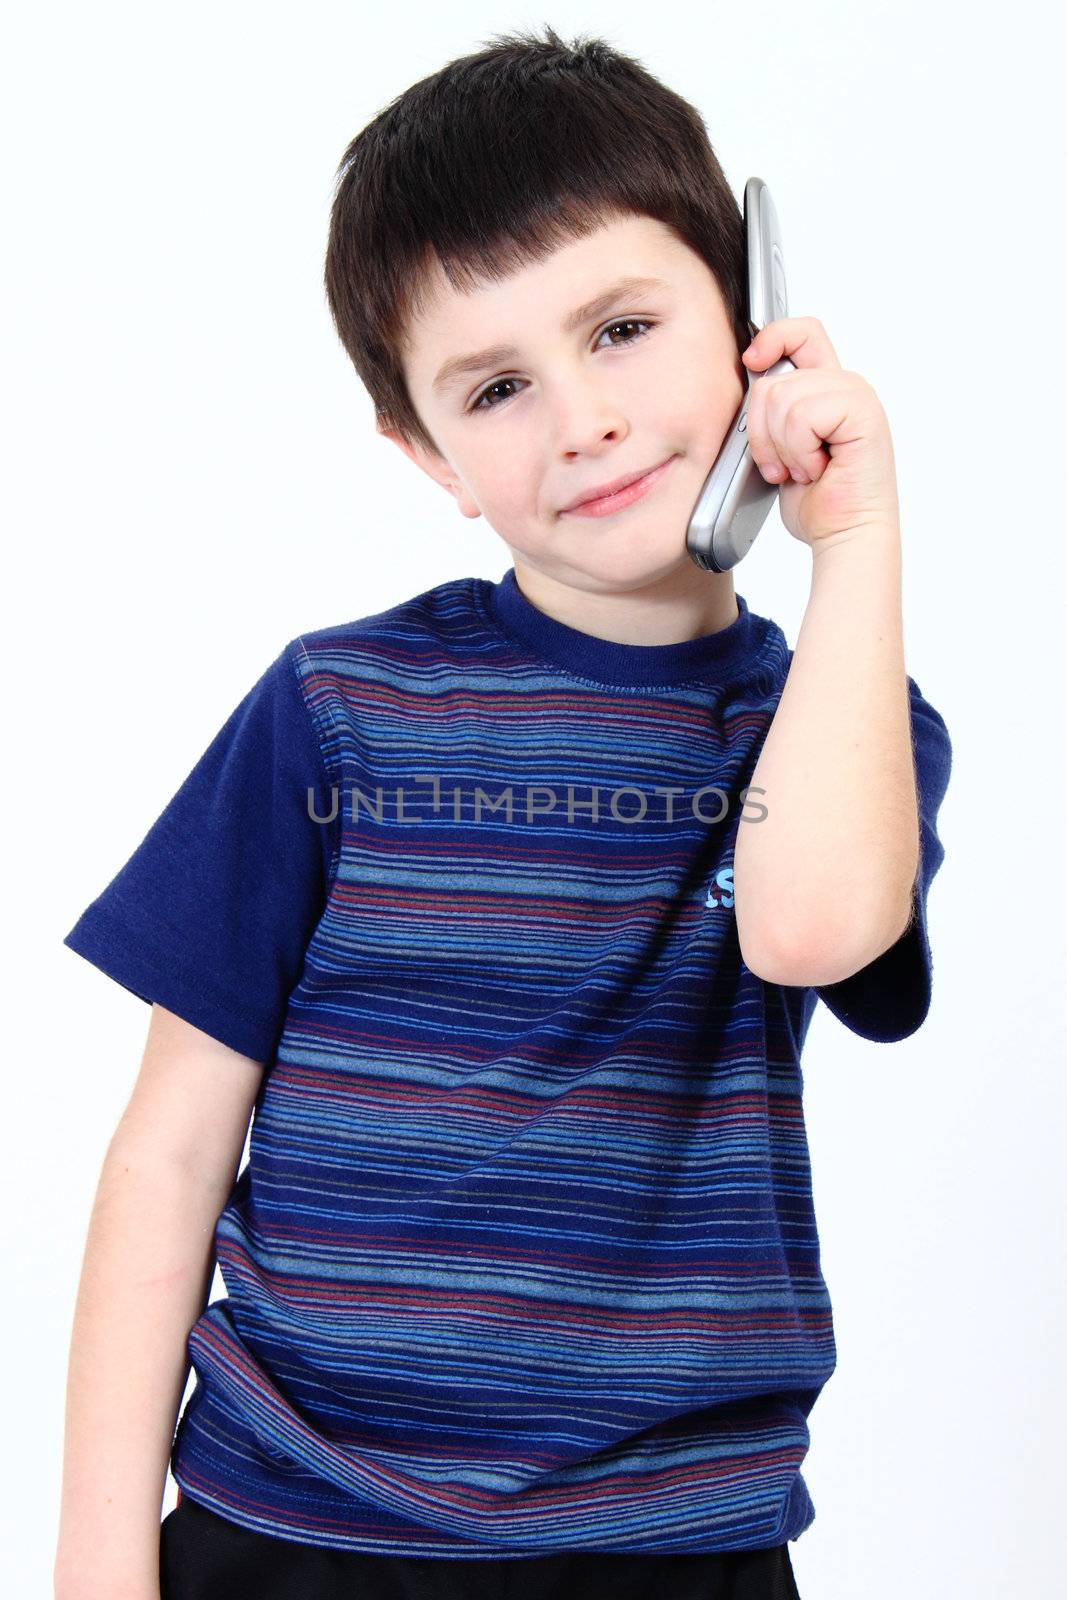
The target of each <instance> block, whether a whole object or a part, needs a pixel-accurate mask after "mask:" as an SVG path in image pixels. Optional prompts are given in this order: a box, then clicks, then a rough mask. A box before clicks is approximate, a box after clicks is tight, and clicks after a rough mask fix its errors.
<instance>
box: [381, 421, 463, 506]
mask: <svg viewBox="0 0 1067 1600" xmlns="http://www.w3.org/2000/svg"><path fill="white" fill-rule="evenodd" d="M375 430H376V432H378V433H380V434H381V436H382V438H383V439H392V441H393V443H394V444H396V445H399V446H400V448H401V450H403V452H404V454H405V455H406V456H407V458H408V460H409V461H413V462H414V463H415V465H416V466H417V467H419V468H420V469H421V470H422V471H423V472H425V473H426V475H427V477H430V478H432V479H433V481H434V483H439V484H440V485H441V487H442V488H443V489H447V490H448V492H449V494H450V495H453V496H454V497H455V500H456V503H457V504H458V506H459V509H460V511H461V512H462V513H463V515H464V516H465V517H480V516H481V514H482V513H481V510H480V509H479V507H478V505H477V504H476V503H475V501H474V499H473V497H472V496H471V493H470V490H469V489H468V488H467V486H466V484H465V483H463V481H462V479H460V478H459V477H458V476H457V475H456V473H455V472H454V471H453V469H452V467H451V466H450V465H449V463H448V462H447V461H446V460H445V458H444V456H442V455H438V454H437V452H436V451H431V450H426V449H425V448H424V447H423V446H422V445H420V444H411V443H409V441H408V440H407V439H405V438H404V437H403V435H402V434H400V433H398V432H397V431H396V429H395V428H383V427H382V425H381V423H380V422H377V423H375Z"/></svg>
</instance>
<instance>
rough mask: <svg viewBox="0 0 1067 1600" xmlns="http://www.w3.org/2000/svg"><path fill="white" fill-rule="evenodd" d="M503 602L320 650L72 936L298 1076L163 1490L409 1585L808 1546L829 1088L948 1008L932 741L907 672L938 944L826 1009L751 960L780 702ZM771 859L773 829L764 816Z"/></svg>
mask: <svg viewBox="0 0 1067 1600" xmlns="http://www.w3.org/2000/svg"><path fill="white" fill-rule="evenodd" d="M737 602H738V607H739V613H740V614H739V616H738V617H737V619H736V621H735V622H733V623H732V624H731V625H730V626H729V627H726V628H723V629H721V630H719V631H718V632H717V633H713V634H708V635H705V636H704V637H702V638H698V639H691V640H686V641H684V642H682V643H678V644H669V645H628V644H617V643H612V642H610V641H607V640H603V639H598V638H595V637H593V636H591V635H588V634H584V633H581V632H579V631H577V630H575V629H574V628H571V627H568V626H566V625H565V624H563V623H560V622H557V621H555V620H554V619H552V618H550V617H548V616H546V615H545V614H544V613H542V612H540V611H539V610H537V609H536V608H535V607H534V606H533V605H532V604H531V602H530V601H528V600H527V599H526V597H525V596H524V595H523V593H522V591H521V590H520V589H519V588H518V585H517V583H516V581H515V573H514V569H512V570H510V571H509V572H508V574H507V575H506V577H505V578H503V579H502V580H501V581H500V582H499V583H492V582H489V581H487V580H485V579H481V578H467V579H457V580H454V581H451V582H447V583H443V584H440V585H438V586H437V587H436V588H432V589H429V590H427V591H425V592H424V593H422V594H419V595H416V596H415V597H414V598H412V599H410V600H407V601H405V602H404V603H402V604H400V605H397V606H394V607H392V608H391V609H389V610H387V611H383V612H380V613H378V614H376V615H374V616H370V617H364V618H362V619H359V620H357V621H355V622H349V623H345V624H342V625H340V626H337V627H330V628H323V629H320V630H319V631H317V632H313V633H308V634H305V635H303V636H302V637H301V638H297V639H294V640H292V641H291V642H290V643H289V644H287V645H286V646H285V648H284V649H283V650H282V651H281V652H280V654H279V655H278V657H277V658H276V660H275V661H274V662H273V663H272V664H271V666H270V667H269V668H268V669H267V671H266V672H265V673H264V674H263V676H262V677H261V678H260V679H259V680H258V682H257V683H256V684H255V685H254V686H253V687H252V689H251V690H250V691H249V693H248V694H247V695H246V697H245V698H244V699H243V700H242V701H241V703H240V705H239V706H238V707H237V708H236V710H235V711H234V712H233V714H232V716H231V717H230V718H229V719H228V721H227V722H226V723H225V725H224V727H223V728H222V729H221V730H220V732H219V733H218V735H217V736H216V737H215V739H214V740H213V741H212V743H211V744H210V746H209V747H208V749H207V750H206V751H205V753H204V755H203V756H202V757H201V759H200V761H199V762H198V763H197V765H196V766H195V767H194V768H193V771H192V772H191V773H190V774H189V776H188V778H187V779H186V780H185V782H184V783H183V784H182V786H181V788H180V789H179V790H178V792H177V794H176V795H175V796H174V798H173V799H172V800H171V801H170V803H169V805H168V806H167V807H166V809H165V810H164V812H163V813H162V815H161V816H160V817H159V819H158V821H157V822H156V823H155V824H154V825H153V827H152V828H151V829H150V830H149V832H148V834H147V835H146V837H145V838H144V840H143V841H142V843H141V844H140V845H139V846H138V848H137V849H136V850H135V851H134V853H133V855H132V856H131V857H130V859H129V860H128V861H127V863H126V864H125V866H124V867H123V868H122V869H121V871H120V872H119V873H118V874H117V876H116V877H115V878H114V879H113V880H112V881H111V882H110V883H109V884H108V885H107V887H106V888H105V889H104V891H103V893H102V894H101V895H100V896H99V897H98V898H97V899H96V900H94V901H93V902H92V904H91V905H90V906H89V907H88V908H87V909H86V910H85V911H84V913H83V914H82V916H81V917H80V918H79V920H78V922H77V923H76V924H75V926H74V928H73V929H72V930H71V931H70V933H68V934H67V936H66V939H65V941H64V942H65V943H66V944H67V945H69V946H70V947H71V948H72V949H74V950H76V951H78V952H79V954H81V955H83V956H85V957H86V958H87V959H88V960H90V961H92V962H94V963H95V964H96V965H97V966H99V967H100V968H102V969H103V970H104V971H105V972H107V973H109V974H110V975H111V976H112V977H113V978H115V979H116V980H117V981H118V982H119V983H121V984H124V985H125V986H126V987H127V988H128V989H130V990H132V991H133V993H135V994H137V995H139V996H140V997H142V998H143V999H144V1000H146V1001H149V1002H151V1001H158V1002H159V1003H160V1004H161V1005H163V1006H165V1007H167V1008H168V1009H170V1010H172V1011H175V1012H177V1013H178V1014H179V1015H180V1016H182V1017H185V1018H186V1019H187V1020H188V1021H190V1022H191V1023H193V1024H195V1026H197V1027H198V1028H201V1029H203V1030H204V1031H205V1032H207V1033H209V1034H211V1035H213V1036H214V1037H215V1038H218V1039H220V1040H222V1041H223V1042H224V1043H225V1044H228V1045H230V1046H231V1047H232V1048H233V1049H235V1050H238V1051H241V1052H242V1053H243V1054H246V1055H250V1056H252V1057H254V1058H255V1059H257V1060H259V1061H262V1062H263V1063H264V1064H265V1067H266V1071H265V1073H264V1079H263V1084H262V1087H261V1090H260V1094H259V1098H258V1100H257V1103H256V1110H255V1116H254V1119H253V1124H252V1133H251V1143H250V1155H249V1160H248V1162H247V1163H246V1165H245V1166H244V1168H243V1169H242V1171H241V1172H240V1174H239V1175H238V1177H237V1179H236V1182H235V1184H234V1188H233V1190H232V1193H231V1195H230V1198H229V1201H228V1202H227V1204H226V1207H225V1209H224V1210H223V1212H222V1215H221V1217H220V1218H219V1222H218V1226H217V1230H216V1238H215V1244H216V1250H217V1257H218V1262H219V1266H220V1269H221V1272H222V1276H223V1280H224V1282H225V1285H226V1289H227V1294H226V1296H224V1297H222V1298H220V1299H218V1300H216V1301H214V1302H213V1303H211V1304H210V1305H209V1306H208V1307H207V1308H206V1309H205V1310H204V1312H203V1313H202V1315H201V1316H200V1317H199V1319H198V1320H197V1322H196V1324H195V1326H194V1327H193V1329H192V1331H191V1333H190V1335H189V1341H188V1351H189V1357H190V1360H191V1362H192V1364H193V1367H194V1369H195V1374H196V1384H195V1388H194V1391H193V1393H192V1395H191V1396H190V1399H189V1402H188V1404H187V1406H186V1408H185V1411H184V1413H183V1415H182V1417H181V1420H180V1422H179V1425H178V1429H177V1433H176V1436H175V1440H174V1446H173V1450H172V1455H171V1466H172V1470H173V1473H174V1476H175V1478H176V1479H177V1482H178V1483H179V1485H180V1486H181V1489H182V1492H183V1494H187V1495H188V1496H189V1497H190V1498H192V1499H193V1500H195V1501H198V1502H199V1503H200V1504H202V1505H204V1506H206V1507H207V1508H208V1509H209V1510H212V1511H214V1512H216V1513H217V1514H218V1515H220V1516H222V1517H225V1518H227V1519H229V1520H230V1521H231V1522H235V1523H238V1524H240V1525H241V1526H244V1527H246V1528H250V1529H253V1530H255V1531H258V1532H261V1533H268V1534H274V1535H277V1536H280V1537H282V1538H288V1539H294V1540H298V1541H303V1542H305V1543H309V1544H315V1545H326V1546H332V1547H334V1548H337V1549H348V1550H363V1551H368V1552H372V1553H375V1552H376V1553H379V1554H389V1555H414V1556H453V1557H455V1556H460V1557H462V1556H467V1557H472V1556H481V1557H490V1556H493V1557H501V1556H524V1555H525V1556H530V1555H537V1554H546V1553H551V1552H556V1551H566V1550H587V1549H588V1550H601V1551H620V1552H626V1551H632V1552H637V1553H640V1552H654V1551H655V1552H668V1551H675V1552H697V1551H720V1550H734V1549H755V1548H759V1547H764V1546H770V1545H774V1544H780V1543H782V1542H784V1541H785V1540H786V1539H794V1538H796V1537H797V1536H798V1535H799V1534H800V1533H802V1532H803V1530H804V1529H805V1528H807V1527H808V1526H809V1525H810V1523H811V1521H812V1520H813V1518H814V1515H815V1512H814V1507H813V1504H812V1501H811V1498H810V1496H809V1494H808V1490H807V1487H806V1485H805V1482H804V1479H803V1477H802V1475H801V1471H800V1467H801V1463H802V1461H803V1460H804V1457H805V1455H806V1453H807V1450H808V1445H809V1434H808V1423H807V1419H808V1415H809V1413H810V1411H811V1408H812V1406H813V1405H814V1403H815V1400H816V1398H817V1397H818V1394H819V1392H820V1390H821V1388H822V1386H823V1384H824V1383H825V1382H826V1381H827V1379H828V1378H829V1376H830V1374H831V1373H832V1371H833V1370H834V1366H835V1362H836V1348H835V1343H834V1333H833V1320H832V1314H831V1306H830V1299H829V1295H828V1292H827V1288H826V1284H825V1282H824V1280H823V1276H822V1272H821V1268H820V1258H819V1241H818V1234H817V1229H816V1221H815V1215H814V1210H813V1204H812V1184H811V1171H810V1165H809V1157H808V1146H807V1139H806V1134H805V1126H804V1115H803V1107H802V1075H801V1069H800V1055H801V1049H802V1046H803V1043H804V1038H805V1034H806V1032H807V1029H808V1025H809V1023H810V1020H811V1016H812V1012H813V1010H814V1008H815V1005H816V1003H817V1000H818V999H819V998H820V997H821V998H822V1000H823V1001H824V1003H825V1004H826V1005H828V1006H829V1007H830V1009H831V1010H832V1011H833V1012H834V1013H835V1015H836V1016H838V1017H839V1018H840V1019H841V1020H842V1022H844V1023H845V1024H846V1026H848V1027H849V1028H851V1029H852V1030H853V1031H854V1032H855V1033H856V1034H858V1035H859V1036H860V1037H862V1038H865V1039H872V1040H881V1041H890V1040H896V1039H903V1038H905V1037H906V1036H907V1035H908V1034H910V1033H913V1032H914V1031H915V1029H916V1028H918V1027H919V1025H920V1024H921V1023H922V1021H923V1020H924V1018H925V1016H926V1014H927V1010H928V1007H929V1004H930V979H931V957H930V945H929V938H928V931H927V895H928V891H929V887H930V883H931V880H932V879H933V877H934V875H935V873H936V872H937V870H938V867H939V866H940V864H941V860H942V857H943V850H942V846H941V843H940V840H939V838H938V835H937V831H936V823H937V813H938V809H939V807H940V804H941V801H942V798H943V795H944V793H945V789H946V785H947V782H948V777H949V769H950V762H951V747H950V743H949V738H948V734H947V732H946V729H945V724H944V722H943V721H942V719H941V717H940V716H939V715H938V713H937V712H936V711H935V710H934V709H933V708H932V707H931V706H930V705H929V704H928V703H927V702H926V701H925V700H924V698H923V696H922V695H921V693H920V692H919V689H918V687H917V686H916V685H915V683H914V682H913V681H912V680H911V679H909V680H908V687H909V693H910V701H911V714H912V730H913V742H914V749H915V756H916V776H917V783H918V793H919V800H920V811H921V870H920V874H919V879H918V882H917V886H916V894H915V917H914V919H913V921H912V923H911V925H910V926H909V928H908V929H907V930H906V932H905V933H904V934H902V935H901V938H900V939H899V940H898V942H897V944H896V945H895V946H894V947H893V948H892V949H891V950H888V951H886V952H885V954H884V955H882V956H880V957H879V958H878V959H877V960H876V961H874V962H872V963H871V964H870V966H868V967H867V968H866V969H865V970H864V971H863V972H860V973H857V974H855V975H854V976H853V977H851V978H848V979H846V980H845V981H844V982H842V983H838V984H834V985H832V986H829V987H827V988H823V989H819V990H815V989H810V988H800V987H787V986H779V985H772V984H768V983H765V982H764V981H763V980H761V979H760V978H757V977H756V976H755V975H754V974H753V973H752V972H751V971H750V970H749V969H748V968H747V967H746V966H745V964H744V962H743V961H742V960H741V956H740V950H739V945H738V939H737V930H736V923H735V918H734V915H733V895H732V863H733V855H734V845H735V841H736V837H737V828H738V825H739V821H740V818H741V815H742V809H744V813H745V815H746V816H747V817H751V816H753V815H758V812H756V811H754V810H753V807H754V805H755V803H756V801H758V798H759V797H758V796H757V797H756V801H754V800H752V799H750V800H749V801H748V803H747V805H745V803H744V802H743V800H742V798H741V791H742V790H743V789H744V788H745V786H746V785H747V784H749V783H750V782H751V779H752V773H753V769H754V767H755V763H756V760H757V757H758V755H759V752H760V749H761V746H762V743H763V740H764V737H765V735H766V733H767V730H768V728H769V726H770V723H771V719H772V717H773V715H774V711H775V708H776V706H777V703H778V699H779V696H780V694H781V691H782V688H783V686H784V682H785V678H786V674H787V672H788V669H789V662H790V658H791V652H790V651H789V649H788V647H787V645H786V641H785V638H784V635H783V634H782V631H781V629H780V628H779V627H778V626H777V625H776V624H775V623H774V622H772V621H770V620H769V619H767V618H765V617H761V616H758V615H756V614H754V613H753V612H751V611H750V610H749V607H748V605H747V603H746V602H745V600H744V598H743V597H742V596H740V595H738V596H737ZM746 825H748V824H746Z"/></svg>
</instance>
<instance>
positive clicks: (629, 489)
mask: <svg viewBox="0 0 1067 1600" xmlns="http://www.w3.org/2000/svg"><path fill="white" fill-rule="evenodd" d="M675 460H677V457H676V456H668V457H667V459H666V461H661V462H660V464H659V466H658V467H650V468H649V470H648V471H647V472H643V473H641V474H640V475H639V476H638V477H636V478H632V479H631V480H630V482H629V483H627V482H626V481H625V480H623V487H622V488H620V489H616V490H615V491H614V493H611V494H600V495H596V496H594V497H593V498H592V499H590V500H580V501H578V502H577V503H576V504H575V505H573V506H565V507H564V508H563V510H562V511H561V512H560V516H562V517H609V516H611V515H612V513H613V512H615V511H624V510H625V509H626V507H627V506H630V505H633V503H634V501H635V500H640V499H642V498H643V497H644V496H645V495H646V494H648V492H649V490H650V489H653V488H655V486H656V484H657V483H659V482H660V481H661V479H663V478H664V477H665V476H666V474H667V471H668V469H669V467H670V465H671V463H672V462H673V461H675Z"/></svg>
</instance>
